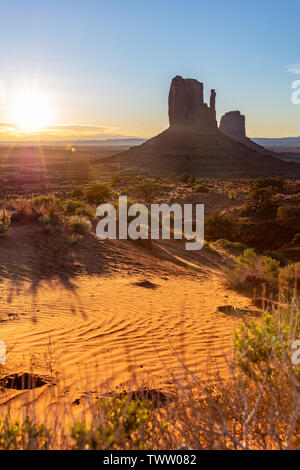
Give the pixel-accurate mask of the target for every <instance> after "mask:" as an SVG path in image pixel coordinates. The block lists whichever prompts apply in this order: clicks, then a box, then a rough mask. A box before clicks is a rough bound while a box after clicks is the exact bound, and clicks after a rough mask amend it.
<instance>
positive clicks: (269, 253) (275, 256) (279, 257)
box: [263, 250, 287, 266]
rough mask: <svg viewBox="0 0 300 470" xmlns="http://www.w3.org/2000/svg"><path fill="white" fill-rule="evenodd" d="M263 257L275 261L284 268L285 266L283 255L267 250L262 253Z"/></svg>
mask: <svg viewBox="0 0 300 470" xmlns="http://www.w3.org/2000/svg"><path fill="white" fill-rule="evenodd" d="M263 254H264V255H265V256H269V257H270V258H273V259H276V260H277V261H278V262H279V264H280V266H285V265H286V264H287V259H286V257H285V256H284V254H283V253H280V252H278V251H272V250H267V251H264V253H263Z"/></svg>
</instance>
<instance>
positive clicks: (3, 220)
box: [0, 213, 10, 237]
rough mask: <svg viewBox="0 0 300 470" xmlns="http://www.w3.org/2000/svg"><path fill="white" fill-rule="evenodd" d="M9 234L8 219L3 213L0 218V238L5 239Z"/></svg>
mask: <svg viewBox="0 0 300 470" xmlns="http://www.w3.org/2000/svg"><path fill="white" fill-rule="evenodd" d="M9 232H10V218H9V216H8V215H6V214H5V213H3V214H2V215H1V216H0V237H5V236H6V235H8V234H9Z"/></svg>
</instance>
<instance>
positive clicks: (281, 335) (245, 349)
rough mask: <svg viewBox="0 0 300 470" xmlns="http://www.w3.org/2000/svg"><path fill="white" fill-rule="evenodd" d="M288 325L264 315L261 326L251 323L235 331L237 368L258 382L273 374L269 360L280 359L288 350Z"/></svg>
mask: <svg viewBox="0 0 300 470" xmlns="http://www.w3.org/2000/svg"><path fill="white" fill-rule="evenodd" d="M289 332H290V325H288V324H285V323H284V322H282V323H281V322H280V321H278V320H277V319H275V318H274V316H273V315H271V314H270V313H265V314H264V316H263V317H262V320H261V324H257V322H255V321H254V320H250V322H249V323H244V324H242V325H241V326H240V327H239V328H238V330H236V331H235V336H234V346H235V351H236V361H237V364H238V366H239V367H240V368H241V369H242V370H243V372H245V373H246V374H249V375H251V376H254V377H256V378H262V377H263V376H264V375H265V373H266V372H267V373H271V372H273V367H272V359H273V357H274V356H275V357H276V358H277V359H279V360H280V359H282V354H283V351H285V350H287V349H288V346H289Z"/></svg>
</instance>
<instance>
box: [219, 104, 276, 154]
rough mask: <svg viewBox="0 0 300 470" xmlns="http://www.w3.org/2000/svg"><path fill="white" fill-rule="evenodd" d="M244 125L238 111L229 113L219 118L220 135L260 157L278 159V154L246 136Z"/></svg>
mask: <svg viewBox="0 0 300 470" xmlns="http://www.w3.org/2000/svg"><path fill="white" fill-rule="evenodd" d="M245 123H246V118H245V116H244V115H243V114H241V113H240V111H229V112H228V113H225V114H224V115H223V116H222V117H221V120H220V126H219V129H220V131H221V132H222V134H225V135H227V136H228V137H231V139H233V140H235V141H236V142H240V143H241V144H244V145H247V147H250V148H252V149H253V150H256V151H257V152H259V153H261V154H262V155H271V156H273V157H277V158H279V157H280V155H279V154H276V152H272V151H271V150H268V149H266V148H265V147H262V146H261V145H258V144H257V143H255V142H253V140H251V139H249V138H248V137H247V136H246V124H245Z"/></svg>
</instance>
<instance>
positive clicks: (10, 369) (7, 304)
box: [0, 242, 251, 409]
mask: <svg viewBox="0 0 300 470" xmlns="http://www.w3.org/2000/svg"><path fill="white" fill-rule="evenodd" d="M99 243H100V242H99ZM118 243H119V242H118ZM124 245H125V252H126V253H127V261H126V262H127V263H128V264H127V265H126V263H125V261H124V260H123V265H122V269H120V271H119V272H116V273H115V274H113V273H110V274H109V275H96V274H95V275H85V274H81V275H78V276H77V277H75V278H74V279H72V282H69V283H63V282H62V281H61V279H59V278H54V277H53V278H52V279H45V280H42V281H41V282H39V284H38V286H36V285H35V286H34V289H33V288H32V282H29V280H26V279H25V280H23V281H22V283H20V282H19V283H18V285H17V286H16V284H15V283H14V279H13V278H12V277H11V275H10V278H7V279H6V280H5V279H2V282H1V284H0V295H1V311H0V313H1V314H2V315H3V318H5V321H3V322H2V323H1V329H0V331H1V340H3V341H5V342H6V345H7V348H8V355H7V373H8V374H9V373H22V372H25V371H30V370H32V371H33V372H34V373H36V374H39V375H40V376H49V377H50V378H51V380H54V381H55V382H56V385H47V384H46V385H45V386H43V387H41V388H36V389H35V390H34V398H32V399H33V400H34V401H36V400H37V398H38V397H39V400H42V399H43V401H44V403H45V402H47V406H48V405H50V404H51V403H52V404H53V403H55V402H56V400H58V399H59V398H62V397H65V398H66V400H67V401H69V403H70V402H71V403H74V402H75V404H76V403H77V404H80V403H81V402H82V398H83V397H84V396H86V394H90V395H93V393H95V396H96V395H97V396H98V395H99V390H100V389H101V390H103V391H110V390H114V389H120V387H121V388H122V389H123V388H125V389H126V385H125V382H126V381H128V380H130V379H131V378H132V374H135V375H136V380H137V381H139V382H142V381H147V382H148V381H150V382H155V384H156V386H157V387H160V388H164V387H167V386H168V382H169V381H170V378H171V375H172V374H175V375H176V376H179V375H182V374H183V369H182V367H181V365H180V360H179V358H180V359H181V360H183V361H184V363H185V364H186V365H187V366H188V367H189V368H190V369H191V370H193V371H194V372H197V373H199V374H200V376H201V377H202V378H203V379H205V377H207V374H210V375H211V374H212V373H213V372H214V371H215V370H216V368H218V370H219V371H220V372H221V374H222V375H223V376H224V377H225V376H226V375H227V374H228V367H227V359H226V358H228V355H229V354H230V351H231V350H232V331H233V328H234V326H235V325H236V324H237V322H239V321H240V320H239V319H238V318H236V317H234V316H231V315H228V314H225V313H222V312H221V311H218V307H220V306H224V305H234V306H236V307H239V308H250V309H251V306H250V301H249V299H247V298H245V297H243V296H241V295H239V294H237V293H235V292H232V291H227V290H226V289H224V286H223V285H222V283H221V275H220V272H219V270H218V266H217V262H215V264H214V262H213V260H212V259H210V258H209V256H210V255H209V256H208V255H205V254H203V253H202V252H198V253H194V254H189V255H187V254H186V252H184V251H183V250H182V249H181V247H180V245H178V244H176V243H174V242H173V243H172V242H166V243H165V246H164V247H162V248H163V250H162V249H161V248H160V247H157V248H156V249H155V252H159V250H160V252H161V256H160V258H159V257H158V255H156V258H155V256H154V254H151V253H150V254H149V253H147V252H146V251H145V250H143V249H140V248H136V247H135V246H133V245H131V244H129V243H126V244H125V243H124ZM115 248H116V247H115ZM117 251H118V250H117V249H115V253H117ZM124 256H125V255H124ZM130 256H131V258H130ZM134 257H135V259H136V267H138V270H137V271H136V272H135V273H132V271H130V269H129V268H130V261H129V259H131V260H132V261H131V262H132V263H133V262H134V261H133V260H134ZM163 257H165V258H166V259H164V258H163ZM172 257H173V258H174V259H173V261H174V262H175V261H176V263H177V264H174V262H173V261H172ZM167 258H169V259H167ZM151 260H152V263H153V265H154V269H155V272H154V269H151V268H150V265H147V263H149V262H150V261H151ZM139 262H140V264H139ZM157 263H159V265H160V269H157ZM155 264H156V265H155ZM10 274H11V273H10ZM12 292H13V295H12ZM5 315H6V317H5ZM28 394H29V395H28ZM30 394H31V395H30ZM28 396H32V391H28V390H25V391H20V390H12V389H9V390H6V391H5V392H4V393H3V394H2V395H1V403H2V408H3V407H5V405H7V404H9V405H10V406H12V408H13V409H18V408H20V405H22V404H23V403H24V401H25V399H27V398H28ZM26 397H27V398H26ZM45 399H47V400H45ZM23 400H24V401H23ZM74 406H75V405H74Z"/></svg>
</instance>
